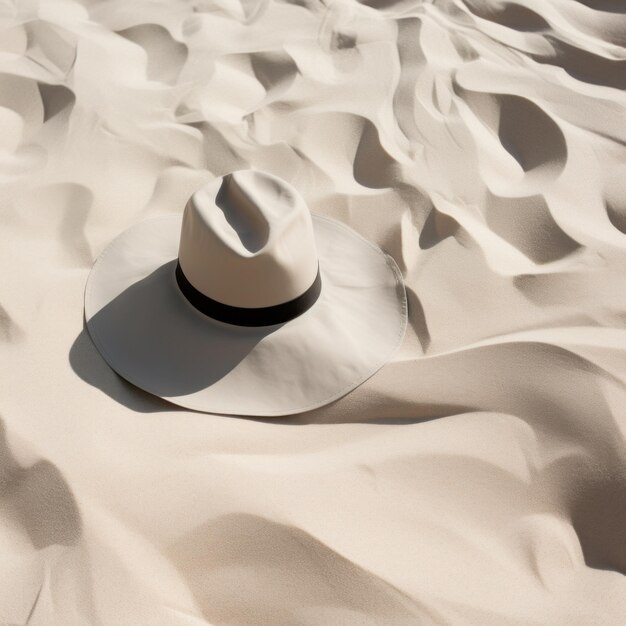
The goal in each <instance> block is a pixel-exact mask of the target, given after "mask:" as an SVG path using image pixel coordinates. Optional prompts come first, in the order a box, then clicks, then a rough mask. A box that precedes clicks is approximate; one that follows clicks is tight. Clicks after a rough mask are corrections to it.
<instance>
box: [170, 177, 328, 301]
mask: <svg viewBox="0 0 626 626" xmlns="http://www.w3.org/2000/svg"><path fill="white" fill-rule="evenodd" d="M179 262H180V266H181V268H182V270H183V272H184V274H185V276H186V277H187V280H189V282H190V283H191V284H192V285H193V286H194V287H195V288H196V289H197V290H198V291H200V292H201V293H203V294H204V295H206V296H208V297H209V298H212V299H214V300H217V301H218V302H221V303H223V304H228V305H230V306H237V307H246V308H257V307H267V306H274V305H276V304H282V303H284V302H288V301H290V300H293V299H294V298H297V297H298V296H300V295H301V294H302V293H303V292H304V291H306V290H307V289H308V288H309V287H310V286H311V284H312V283H313V281H314V279H315V277H316V275H317V270H318V260H317V251H316V248H315V239H314V235H313V224H312V221H311V215H310V213H309V210H308V208H307V206H306V203H305V202H304V200H303V198H302V197H301V196H300V195H299V194H298V192H297V191H296V190H295V189H294V188H293V187H292V186H291V185H289V183H287V182H285V181H284V180H282V179H280V178H278V177H276V176H274V175H272V174H267V173H264V172H257V171H253V170H239V171H236V172H233V173H231V174H227V175H226V176H224V177H222V178H217V179H215V180H214V181H212V182H210V183H209V184H208V185H206V186H204V187H202V188H201V189H200V190H198V191H196V192H195V193H194V194H193V195H192V196H191V198H190V199H189V202H188V203H187V206H186V207H185V212H184V214H183V224H182V229H181V236H180V246H179Z"/></svg>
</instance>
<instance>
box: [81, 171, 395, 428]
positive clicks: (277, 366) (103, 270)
mask: <svg viewBox="0 0 626 626" xmlns="http://www.w3.org/2000/svg"><path fill="white" fill-rule="evenodd" d="M406 315H407V313H406V294H405V290H404V285H403V283H402V277H401V275H400V272H399V270H398V267H397V266H396V264H395V262H394V261H393V259H392V258H391V257H389V256H387V255H386V254H384V253H383V252H382V251H381V250H380V249H379V248H377V247H376V246H374V245H373V244H371V243H370V242H368V241H366V240H365V239H363V238H362V237H361V236H360V235H358V234H357V233H355V232H354V231H353V230H351V229H350V228H348V227H347V226H345V225H343V224H341V223H340V222H337V221H335V220H332V219H329V218H327V217H322V216H319V215H312V214H311V213H310V212H309V210H308V208H307V206H306V204H305V202H304V200H303V199H302V197H301V196H300V195H299V194H298V192H297V191H296V190H295V189H294V188H293V187H292V186H291V185H289V184H288V183H287V182H285V181H283V180H281V179H280V178H277V177H276V176H273V175H270V174H266V173H263V172H258V171H252V170H241V171H237V172H233V173H231V174H228V175H226V176H224V177H221V178H216V179H215V180H213V181H212V182H210V183H209V184H207V185H206V186H205V187H203V188H201V189H200V190H199V191H196V192H195V193H194V194H193V195H192V197H191V198H190V200H189V202H188V203H187V206H186V207H185V210H184V213H183V215H182V218H181V216H180V215H169V216H164V217H156V218H152V219H150V220H147V221H144V222H141V223H139V224H136V225H135V226H132V227H131V228H129V229H128V230H126V231H125V232H123V233H122V234H121V235H119V236H118V237H117V238H116V239H115V240H113V242H111V243H110V244H109V246H108V247H107V248H106V249H105V250H104V252H102V254H101V255H100V257H99V258H98V259H97V261H96V263H95V264H94V266H93V268H92V270H91V273H90V274H89V278H88V280H87V286H86V289H85V318H86V321H87V329H88V331H89V334H90V335H91V338H92V339H93V341H94V343H95V345H96V347H97V348H98V350H99V351H100V353H101V354H102V356H103V357H104V359H105V360H106V361H107V362H108V363H109V365H110V366H111V367H112V368H113V369H114V370H115V371H116V372H117V373H118V374H119V375H120V376H122V377H123V378H125V379H126V380H128V381H129V382H131V383H133V384H134V385H136V386H137V387H140V388H141V389H144V390H146V391H148V392H150V393H152V394H154V395H157V396H160V397H162V398H165V399H167V400H169V401H170V402H173V403H175V404H178V405H180V406H183V407H186V408H189V409H194V410H197V411H204V412H207V413H219V414H231V415H258V416H276V415H288V414H293V413H300V412H303V411H308V410H311V409H314V408H317V407H320V406H322V405H325V404H328V403H330V402H332V401H333V400H336V399H337V398H339V397H341V396H343V395H345V394H347V393H348V392H349V391H351V390H352V389H354V388H355V387H357V386H358V385H360V384H361V383H362V382H364V381H365V380H367V379H368V378H369V377H370V376H372V374H374V373H375V372H376V371H377V370H378V369H380V368H381V367H382V366H383V365H384V363H385V362H387V361H388V360H389V359H390V358H391V356H392V355H393V353H394V351H395V350H396V348H397V347H398V346H399V344H400V342H401V340H402V337H403V336H404V331H405V328H406Z"/></svg>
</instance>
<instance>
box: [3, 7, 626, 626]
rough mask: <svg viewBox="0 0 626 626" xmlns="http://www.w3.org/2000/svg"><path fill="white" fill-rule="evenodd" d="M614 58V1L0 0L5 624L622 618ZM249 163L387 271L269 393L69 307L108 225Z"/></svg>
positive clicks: (624, 365)
mask: <svg viewBox="0 0 626 626" xmlns="http://www.w3.org/2000/svg"><path fill="white" fill-rule="evenodd" d="M625 67H626V10H625V9H624V6H623V3H622V2H621V1H620V0H550V1H547V0H431V1H426V0H424V1H421V0H367V1H362V2H358V1H357V0H334V1H328V2H320V1H318V0H297V1H293V2H285V1H280V0H261V1H254V2H253V1H251V0H239V1H237V2H230V1H229V2H226V1H225V0H173V1H172V0H157V1H154V0H150V1H148V0H132V2H129V1H127V0H108V1H100V0H83V1H82V2H79V1H77V0H46V1H45V2H44V1H39V2H38V1H36V0H24V1H23V0H15V1H10V0H8V1H4V2H0V131H1V132H0V185H1V186H2V193H1V194H0V216H1V220H2V229H0V268H1V269H0V274H1V280H0V354H1V355H2V358H0V420H1V421H0V499H1V501H2V508H1V511H0V546H1V547H2V554H3V559H2V562H1V563H0V581H1V583H2V584H0V623H10V624H13V623H15V624H17V623H20V624H23V623H28V624H30V625H32V626H37V625H44V626H47V625H49V624H51V623H55V624H56V623H58V624H71V625H73V624H76V625H78V624H80V625H81V626H84V625H86V624H94V625H96V624H102V625H109V624H119V625H126V624H128V625H129V626H130V625H135V624H167V625H172V624H175V625H181V626H182V625H190V626H191V625H199V624H206V623H211V624H242V625H243V624H255V625H258V624H311V625H313V624H320V623H331V624H346V625H348V624H381V623H384V624H416V623H418V624H430V623H432V624H481V625H483V624H498V625H502V624H529V623H537V624H563V625H566V624H567V625H570V624H581V625H582V624H585V625H587V624H619V623H622V622H623V620H624V617H623V616H624V614H625V613H626V600H625V598H626V579H625V578H624V575H625V574H626V550H625V548H624V546H626V526H625V525H624V523H623V520H624V519H625V518H626V479H625V476H626V451H625V446H624V442H625V439H626V412H625V410H624V407H625V406H626V394H625V390H624V385H625V383H626V357H625V355H626V330H625V328H624V323H625V321H626V316H625V313H624V311H625V305H626V298H625V295H624V294H626V271H625V270H626V186H625V184H624V180H625V177H626V171H625V165H624V164H625V163H626V149H625V147H624V146H625V145H626V124H624V122H625V121H626V92H625V91H624V87H626V82H625V77H626V71H625ZM248 167H251V168H257V169H262V170H266V171H269V172H271V173H273V174H276V175H278V176H281V177H283V178H284V179H286V180H287V181H289V182H290V183H291V184H292V185H293V186H294V187H296V188H297V189H298V190H299V191H300V193H301V194H302V195H303V196H304V198H305V199H306V201H307V203H308V204H309V207H310V208H311V210H313V211H316V212H318V213H321V214H323V215H328V216H331V217H334V218H336V219H338V220H341V221H343V222H345V223H346V224H348V225H350V226H351V227H352V228H354V229H355V230H357V231H358V232H360V233H361V234H362V235H363V236H365V237H366V238H368V239H370V240H371V241H374V242H375V243H376V244H377V245H379V246H380V247H382V248H383V250H385V252H387V253H388V254H390V255H392V256H393V257H394V259H395V260H396V262H397V263H398V266H399V267H400V269H401V271H402V273H403V276H404V279H405V282H406V286H407V295H408V299H409V330H408V332H407V336H406V338H405V342H404V344H403V346H402V347H401V350H400V351H399V352H398V354H397V355H396V357H395V358H394V360H393V361H392V362H390V363H388V364H387V365H386V366H385V367H384V368H383V369H382V370H381V371H379V372H378V374H376V375H375V376H374V377H373V378H371V379H370V380H369V381H368V382H367V383H366V384H364V385H362V386H361V387H359V388H358V389H357V390H355V391H354V392H352V393H351V394H349V395H348V396H346V397H344V398H342V399H341V400H339V401H337V402H335V403H333V404H332V405H329V406H327V407H324V408H322V409H318V410H316V411H313V412H310V413H306V414H303V415H300V416H295V417H290V418H281V419H276V418H274V419H262V420H260V419H257V420H255V419H238V418H232V417H223V416H217V415H205V414H200V413H193V412H189V411H184V410H181V409H178V408H177V407H175V406H174V405H171V404H168V403H166V402H163V401H160V400H159V399H157V398H154V397H151V396H149V395H148V394H145V393H143V392H141V391H139V390H138V389H136V388H134V387H132V386H130V385H129V384H127V383H126V382H125V381H123V380H122V379H120V378H119V377H118V376H116V375H115V374H114V373H113V372H112V371H111V370H110V369H109V368H108V366H107V365H106V364H105V363H104V361H103V360H102V358H101V357H100V355H99V354H98V352H97V351H96V350H95V348H94V346H93V344H92V343H91V341H90V340H89V338H88V335H87V334H86V331H85V330H83V308H82V307H83V289H84V285H85V280H86V278H87V274H88V272H89V269H90V267H91V264H92V263H93V261H94V260H95V258H96V257H97V256H98V254H99V253H100V252H101V251H102V249H103V248H104V247H105V246H106V244H107V243H108V242H109V241H110V240H111V239H112V238H113V237H115V236H116V235H118V234H119V233H120V232H121V231H122V230H123V229H125V228H127V227H128V226H130V225H132V224H134V223H137V222H139V221H141V220H143V219H146V218H148V217H152V216H158V215H168V214H178V213H180V212H182V210H183V207H184V205H185V203H186V201H187V199H188V198H189V196H190V195H191V193H192V192H193V191H194V190H196V189H198V188H199V187H200V186H201V185H202V184H203V183H205V182H207V181H209V180H211V179H213V178H214V177H215V176H219V175H223V174H225V173H228V172H230V171H232V170H235V169H241V168H248Z"/></svg>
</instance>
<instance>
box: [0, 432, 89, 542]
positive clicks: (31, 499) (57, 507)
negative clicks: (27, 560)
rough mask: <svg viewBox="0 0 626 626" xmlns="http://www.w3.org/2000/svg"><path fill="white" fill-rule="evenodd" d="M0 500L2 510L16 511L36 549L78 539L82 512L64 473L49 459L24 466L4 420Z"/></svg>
mask: <svg viewBox="0 0 626 626" xmlns="http://www.w3.org/2000/svg"><path fill="white" fill-rule="evenodd" d="M0 503H1V506H2V510H3V511H5V512H7V513H8V514H9V515H10V514H11V513H13V515H14V516H15V518H16V522H17V523H18V524H19V525H20V527H21V528H23V529H24V530H25V531H26V533H27V534H28V537H29V538H30V541H31V542H32V544H33V546H34V547H35V548H36V549H38V550H41V549H42V548H46V547H47V546H50V545H53V544H60V545H63V546H71V545H74V544H76V543H77V542H78V539H79V537H80V535H81V520H80V513H79V511H78V506H77V505H76V501H75V500H74V496H73V495H72V492H71V490H70V488H69V486H68V484H67V483H66V482H65V479H64V478H63V475H62V474H61V472H60V471H59V470H58V469H57V467H56V466H55V465H53V464H52V463H51V462H50V461H46V460H41V461H37V462H36V463H35V464H33V465H31V466H29V467H22V466H21V465H20V464H19V463H18V462H17V460H16V459H15V457H14V456H13V454H12V453H11V450H10V448H9V446H8V442H7V438H6V430H5V427H4V424H3V422H2V421H1V420H0Z"/></svg>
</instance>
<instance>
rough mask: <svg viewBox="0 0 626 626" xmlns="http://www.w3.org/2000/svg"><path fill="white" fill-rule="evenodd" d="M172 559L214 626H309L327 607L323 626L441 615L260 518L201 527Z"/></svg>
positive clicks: (230, 518)
mask: <svg viewBox="0 0 626 626" xmlns="http://www.w3.org/2000/svg"><path fill="white" fill-rule="evenodd" d="M169 556H170V558H171V559H172V561H173V563H174V564H175V565H176V566H177V567H178V568H179V571H180V572H181V574H182V575H184V576H185V577H186V579H187V582H188V584H189V588H190V590H191V592H192V594H193V595H194V598H195V600H196V602H197V604H198V606H199V608H200V610H201V611H202V614H203V616H204V618H205V619H206V620H208V621H210V622H211V623H219V624H233V625H235V624H241V625H243V624H251V623H256V624H291V623H304V622H308V621H309V620H306V619H303V616H306V615H307V611H310V610H311V607H325V611H326V619H325V620H322V621H325V623H331V624H332V623H348V622H349V623H380V624H409V623H416V624H418V623H432V622H433V618H435V617H440V616H435V615H433V612H432V611H430V610H427V609H426V608H425V607H424V606H423V605H422V604H421V603H419V601H416V600H414V599H413V598H410V597H408V596H407V595H405V594H404V593H403V592H402V591H400V590H399V589H397V588H396V587H394V586H393V585H391V584H389V583H388V582H387V581H386V580H384V579H383V578H381V577H379V576H377V575H376V574H374V573H372V572H370V571H367V570H366V569H363V568H362V567H360V566H359V565H358V564H356V563H354V562H353V561H351V560H350V559H348V558H345V557H344V556H342V555H341V554H339V553H338V552H336V551H335V550H333V548H332V547H331V546H329V545H326V544H325V543H323V542H322V541H320V540H319V539H317V538H316V537H314V536H312V535H310V534H309V533H307V532H305V531H304V530H302V529H300V528H297V527H295V526H289V525H286V524H279V523H276V522H274V521H272V520H270V519H267V518H264V517H261V516H257V515H250V514H244V513H233V514H229V515H224V516H221V517H219V518H217V519H215V520H212V521H210V522H208V523H206V524H202V525H201V526H199V527H197V528H196V529H195V530H193V531H192V532H190V533H188V534H186V535H185V536H183V537H182V539H181V540H180V541H178V542H177V543H176V544H174V545H173V546H172V547H171V548H170V550H169ZM242 584H243V585H245V589H246V592H245V593H243V594H242V593H241V585H242ZM252 616H254V618H252ZM346 616H348V617H346ZM366 616H367V618H366ZM298 618H300V619H298ZM344 620H346V621H345V622H344Z"/></svg>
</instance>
